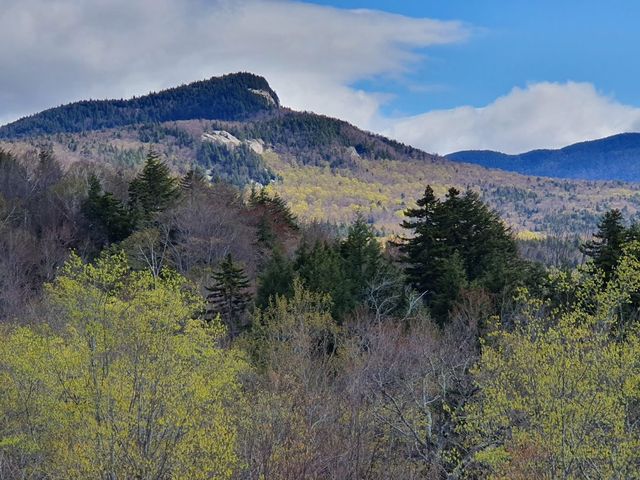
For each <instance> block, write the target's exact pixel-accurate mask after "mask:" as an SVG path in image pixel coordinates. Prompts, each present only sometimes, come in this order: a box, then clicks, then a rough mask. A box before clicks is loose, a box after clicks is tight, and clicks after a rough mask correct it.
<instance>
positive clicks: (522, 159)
mask: <svg viewBox="0 0 640 480" xmlns="http://www.w3.org/2000/svg"><path fill="white" fill-rule="evenodd" d="M446 157H447V158H449V159H451V160H455V161H457V162H465V163H475V164H477V165H482V166H484V167H487V168H500V169H502V170H507V171H510V172H517V173H522V174H524V175H538V176H543V177H556V178H574V179H582V180H623V181H626V182H640V133H622V134H619V135H613V136H611V137H607V138H602V139H599V140H592V141H588V142H580V143H576V144H573V145H569V146H567V147H564V148H561V149H558V150H532V151H530V152H526V153H520V154H517V155H508V154H506V153H501V152H495V151H491V150H466V151H461V152H455V153H450V154H449V155H447V156H446Z"/></svg>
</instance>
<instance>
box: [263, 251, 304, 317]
mask: <svg viewBox="0 0 640 480" xmlns="http://www.w3.org/2000/svg"><path fill="white" fill-rule="evenodd" d="M294 277H295V271H294V269H293V264H292V262H291V261H290V260H289V259H287V258H286V257H285V256H284V254H283V253H282V251H281V250H280V249H279V248H277V249H275V250H274V252H273V255H272V256H271V258H270V259H269V261H268V262H267V264H266V266H265V268H264V270H263V272H262V274H261V275H260V277H259V279H258V293H257V295H256V305H257V306H258V307H260V308H266V307H267V306H269V302H270V301H271V300H272V299H273V298H274V297H275V296H276V295H280V296H285V297H290V296H291V295H292V294H293V280H294Z"/></svg>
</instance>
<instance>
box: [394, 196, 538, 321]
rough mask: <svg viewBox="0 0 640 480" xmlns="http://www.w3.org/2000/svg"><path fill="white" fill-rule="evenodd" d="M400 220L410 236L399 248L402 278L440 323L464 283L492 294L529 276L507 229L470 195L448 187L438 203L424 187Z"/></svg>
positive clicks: (496, 216)
mask: <svg viewBox="0 0 640 480" xmlns="http://www.w3.org/2000/svg"><path fill="white" fill-rule="evenodd" d="M405 216H406V217H407V218H408V219H407V220H405V221H404V222H403V223H402V227H404V228H405V229H408V230H410V231H411V233H412V234H413V235H412V236H410V237H407V238H404V239H402V243H401V244H400V251H401V253H402V254H403V256H402V261H403V262H404V263H405V265H406V267H405V273H406V275H407V279H408V281H409V283H410V285H411V286H412V287H413V288H415V289H416V290H418V292H419V293H421V294H423V295H424V299H425V301H426V303H427V305H429V307H430V308H431V311H432V314H433V315H434V317H435V318H436V319H437V320H438V321H440V322H444V321H446V319H447V309H448V308H450V307H451V306H452V305H453V302H455V300H456V299H457V296H458V292H459V291H460V288H461V287H463V286H465V285H466V284H467V283H472V284H473V285H475V286H477V287H480V288H485V289H487V290H489V291H490V292H492V293H496V294H497V293H499V292H502V291H504V289H505V288H509V287H510V286H512V285H514V284H517V283H518V282H521V281H523V278H524V276H525V273H526V272H527V271H528V269H527V265H526V264H525V262H523V261H521V260H520V259H519V258H518V253H517V248H516V243H515V240H514V239H513V236H512V235H511V232H510V230H509V229H508V228H507V227H506V226H505V225H504V224H503V222H502V220H501V219H500V217H499V216H498V215H497V214H496V213H495V212H493V211H492V210H491V209H490V208H489V207H488V206H487V205H485V204H484V203H483V202H482V201H481V200H480V198H479V196H478V194H476V193H474V192H471V191H467V192H466V193H465V194H464V195H460V192H459V191H458V190H457V189H455V188H451V189H449V191H448V192H447V195H446V197H445V199H444V201H440V200H439V199H437V198H436V197H435V194H434V192H433V190H432V189H431V188H430V187H427V188H426V190H425V194H424V196H423V197H422V198H421V199H419V200H418V202H417V208H413V209H408V210H407V211H406V212H405Z"/></svg>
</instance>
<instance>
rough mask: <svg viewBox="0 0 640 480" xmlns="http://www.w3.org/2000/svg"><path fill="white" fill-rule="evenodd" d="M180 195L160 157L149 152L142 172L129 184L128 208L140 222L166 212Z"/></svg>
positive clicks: (174, 181)
mask: <svg viewBox="0 0 640 480" xmlns="http://www.w3.org/2000/svg"><path fill="white" fill-rule="evenodd" d="M179 194H180V188H179V184H178V181H177V180H176V179H175V178H174V177H173V176H172V175H171V171H170V170H169V167H168V166H167V165H166V164H165V163H164V162H163V161H162V160H160V157H159V156H158V155H157V154H156V153H154V152H149V154H148V155H147V159H146V161H145V164H144V167H143V168H142V171H141V172H140V173H139V174H138V176H137V177H136V178H134V179H133V180H132V181H131V183H130V184H129V206H130V208H131V210H132V212H133V213H134V215H135V216H136V217H137V218H138V219H140V220H143V221H144V220H150V219H151V218H153V216H154V215H155V214H157V213H160V212H162V211H163V210H166V209H167V208H168V207H169V206H170V205H171V204H172V203H173V202H174V201H175V200H176V198H177V197H178V195H179Z"/></svg>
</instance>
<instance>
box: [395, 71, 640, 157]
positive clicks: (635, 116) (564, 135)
mask: <svg viewBox="0 0 640 480" xmlns="http://www.w3.org/2000/svg"><path fill="white" fill-rule="evenodd" d="M638 130H640V109H639V108H635V107H630V106H627V105H623V104H621V103H618V102H617V101H615V99H613V98H612V97H609V96H606V95H603V94H601V93H599V92H598V91H597V90H596V89H595V87H594V86H593V85H591V84H589V83H576V82H567V83H549V82H544V83H536V84H531V85H529V86H527V87H526V88H514V89H513V90H511V92H509V93H508V94H507V95H505V96H503V97H500V98H498V99H497V100H495V101H494V102H493V103H491V104H489V105H487V106H485V107H482V108H473V107H469V106H466V107H459V108H454V109H452V110H440V111H433V112H428V113H425V114H422V115H417V116H413V117H408V118H404V119H398V120H395V121H393V122H389V124H388V125H387V127H386V129H385V133H386V134H387V135H390V136H392V137H395V138H398V139H400V140H402V141H404V142H406V143H409V144H411V145H414V146H417V147H421V148H423V149H426V150H428V151H431V152H437V153H441V154H445V153H451V152H454V151H457V150H468V149H474V150H476V149H478V150H480V149H487V150H500V151H503V152H505V153H520V152H524V151H528V150H533V149H536V148H559V147H564V146H566V145H569V144H572V143H576V142H579V141H583V140H587V139H596V138H602V137H606V136H609V135H613V134H616V133H621V132H629V131H638Z"/></svg>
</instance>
